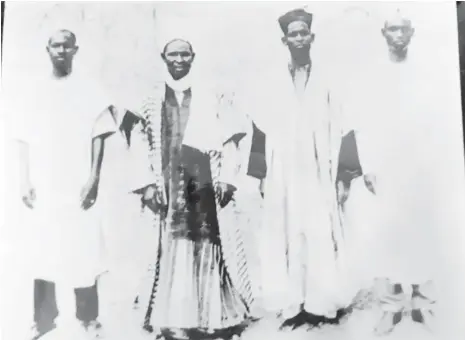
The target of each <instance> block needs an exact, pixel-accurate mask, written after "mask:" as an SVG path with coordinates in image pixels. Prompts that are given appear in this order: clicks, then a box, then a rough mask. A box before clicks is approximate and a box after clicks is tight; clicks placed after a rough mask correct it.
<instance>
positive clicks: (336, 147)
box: [252, 9, 351, 328]
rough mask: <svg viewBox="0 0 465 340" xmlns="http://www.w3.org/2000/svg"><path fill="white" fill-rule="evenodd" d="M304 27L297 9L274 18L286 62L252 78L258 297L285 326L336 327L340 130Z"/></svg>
mask: <svg viewBox="0 0 465 340" xmlns="http://www.w3.org/2000/svg"><path fill="white" fill-rule="evenodd" d="M312 21H313V15H312V14H311V13H308V12H306V11H305V10H303V9H297V10H293V11H290V12H288V13H286V14H284V15H282V16H281V17H280V18H279V25H280V27H281V29H282V31H283V33H284V36H283V38H282V42H283V44H284V45H285V46H286V47H287V48H288V50H289V55H290V61H289V62H288V64H287V65H286V63H283V64H281V65H273V66H272V67H271V68H270V69H271V70H273V72H269V73H267V74H264V75H263V77H261V78H260V79H259V80H257V82H258V83H256V84H254V86H255V91H254V96H253V98H254V102H255V103H259V105H260V107H257V108H255V109H254V114H257V113H261V114H263V115H262V116H261V117H257V119H256V122H257V125H258V127H259V128H260V129H262V130H263V131H264V133H265V134H266V158H267V173H266V178H265V180H264V185H263V187H264V209H265V214H264V220H263V228H262V230H263V237H261V238H260V240H261V242H260V243H259V245H260V251H261V258H262V259H266V261H263V262H262V264H261V269H262V280H261V281H262V296H261V298H262V303H263V305H264V307H265V308H266V309H269V310H272V311H277V312H281V314H282V315H283V316H284V318H285V322H284V323H283V325H282V326H283V327H286V326H292V327H293V328H295V327H298V326H301V325H303V324H310V326H319V325H321V324H325V323H332V324H336V323H338V322H339V321H340V319H341V317H342V316H343V315H345V307H347V306H348V305H349V304H350V301H351V297H350V296H349V294H348V293H347V292H346V291H345V283H344V282H345V281H344V275H343V272H344V270H343V269H344V267H343V260H344V244H343V242H342V239H343V229H342V225H341V220H340V213H341V212H340V204H338V194H337V192H336V187H337V186H338V187H339V189H340V190H339V198H340V201H339V203H343V199H344V197H345V196H346V193H347V190H348V187H347V183H350V181H344V182H343V181H340V182H339V183H338V185H336V178H337V175H338V167H339V159H340V149H341V143H342V137H343V136H344V135H346V132H347V131H345V130H344V127H345V126H344V122H343V117H342V112H341V107H340V104H339V103H338V102H337V95H336V93H334V91H332V90H331V89H330V88H329V87H327V86H326V84H325V83H326V79H327V76H326V77H325V75H324V74H321V72H319V69H318V68H317V66H316V65H313V63H312V60H311V58H310V48H311V46H312V44H313V42H314V39H315V35H314V33H313V32H312V30H311V29H312ZM261 81H263V82H264V83H261ZM260 89H264V91H261V90H260ZM252 105H253V103H252ZM257 105H258V104H257ZM265 116H266V117H265ZM260 118H261V119H260Z"/></svg>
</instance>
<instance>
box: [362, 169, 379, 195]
mask: <svg viewBox="0 0 465 340" xmlns="http://www.w3.org/2000/svg"><path fill="white" fill-rule="evenodd" d="M363 181H364V182H365V186H366V187H367V189H368V190H370V192H371V193H373V195H376V176H375V175H373V174H366V175H363Z"/></svg>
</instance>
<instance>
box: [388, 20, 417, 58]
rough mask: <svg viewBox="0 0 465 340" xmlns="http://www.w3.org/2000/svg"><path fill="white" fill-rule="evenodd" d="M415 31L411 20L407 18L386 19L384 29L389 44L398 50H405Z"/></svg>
mask: <svg viewBox="0 0 465 340" xmlns="http://www.w3.org/2000/svg"><path fill="white" fill-rule="evenodd" d="M414 32H415V29H414V28H413V27H412V24H411V22H410V21H408V20H405V19H396V20H391V21H386V23H385V25H384V28H383V29H382V34H383V36H384V38H385V39H386V42H387V44H388V46H389V47H391V48H392V49H394V50H397V51H401V50H405V49H406V48H407V47H408V45H409V44H410V41H411V39H412V36H413V34H414Z"/></svg>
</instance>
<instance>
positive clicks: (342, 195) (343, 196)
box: [337, 181, 350, 207]
mask: <svg viewBox="0 0 465 340" xmlns="http://www.w3.org/2000/svg"><path fill="white" fill-rule="evenodd" d="M349 192H350V187H348V186H346V184H344V181H338V182H337V201H338V203H339V204H340V205H341V206H342V207H343V206H344V204H345V203H346V201H347V199H348V198H349Z"/></svg>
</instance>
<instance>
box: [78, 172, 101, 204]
mask: <svg viewBox="0 0 465 340" xmlns="http://www.w3.org/2000/svg"><path fill="white" fill-rule="evenodd" d="M97 194H98V179H97V178H96V177H95V176H91V177H90V178H89V180H88V181H87V183H86V185H84V187H83V188H82V190H81V208H82V209H84V210H88V209H90V208H91V207H92V206H93V205H94V204H95V201H96V200H97Z"/></svg>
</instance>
